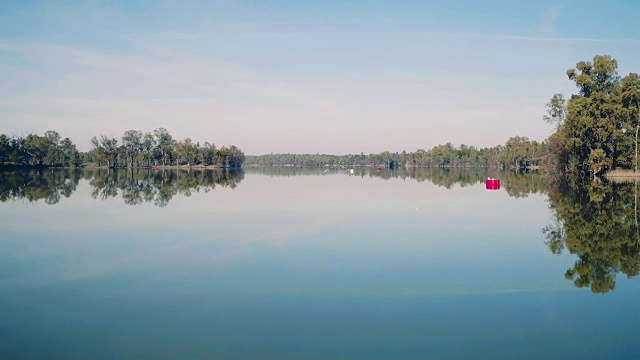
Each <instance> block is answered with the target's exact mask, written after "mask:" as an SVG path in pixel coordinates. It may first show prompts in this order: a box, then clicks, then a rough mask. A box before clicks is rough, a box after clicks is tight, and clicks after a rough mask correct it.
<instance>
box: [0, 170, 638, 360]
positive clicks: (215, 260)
mask: <svg viewBox="0 0 640 360" xmlns="http://www.w3.org/2000/svg"><path fill="white" fill-rule="evenodd" d="M167 174H168V173H167ZM167 174H165V175H161V174H155V173H153V172H149V173H145V174H135V175H134V174H127V173H125V174H120V175H117V176H116V175H110V174H108V173H107V174H106V175H105V174H102V175H100V176H98V175H96V174H91V173H87V172H84V173H83V174H82V175H73V174H72V175H69V174H66V175H60V174H58V175H49V176H50V178H49V179H48V180H40V181H41V182H42V183H43V184H45V185H42V186H40V187H38V188H35V189H30V188H29V186H30V185H28V184H33V183H34V179H39V178H40V177H42V175H37V176H36V175H30V177H27V180H29V182H26V184H22V187H19V186H13V185H11V186H9V185H6V186H5V192H4V202H2V203H0V231H1V234H2V235H1V238H0V355H1V356H0V357H1V358H9V359H10V358H17V359H22V358H25V359H31V358H32V359H40V358H47V359H74V358H82V359H85V358H91V359H116V358H117V359H140V358H149V359H165V358H167V359H170V358H189V359H195V358H202V359H211V358H221V359H226V358H230V359H245V358H247V359H269V358H273V359H327V358H328V359H343V358H344V359H353V358H362V359H410V358H445V359H446V358H452V359H468V358H519V359H521V358H532V359H533V358H536V359H539V358H562V359H568V358H580V359H585V358H637V357H638V356H640V345H639V344H638V343H637V341H636V340H637V334H638V333H639V332H638V330H640V325H638V321H637V319H638V316H639V315H640V302H638V301H637V299H639V298H640V283H638V281H637V279H636V278H635V277H632V278H628V277H627V276H626V275H625V274H624V273H622V272H615V271H614V272H613V277H614V278H615V288H613V289H609V290H608V291H606V292H605V293H603V294H601V293H596V292H594V291H592V289H591V288H590V287H589V286H586V287H577V286H576V285H575V284H574V282H573V281H571V280H567V279H566V278H565V272H566V271H567V269H570V268H573V267H574V265H575V264H576V261H578V260H579V258H578V256H579V255H580V254H581V253H580V254H578V253H577V252H576V251H572V250H569V249H565V250H564V251H563V252H562V254H560V255H556V254H553V253H552V252H551V251H550V248H549V246H548V245H547V244H545V242H546V241H547V238H546V237H545V234H544V233H543V231H542V229H543V228H544V227H545V226H548V225H549V224H553V223H555V222H556V217H557V216H556V215H555V214H556V213H555V212H554V209H550V206H551V205H552V204H555V203H552V202H551V201H550V200H549V195H548V192H549V191H548V190H546V188H545V187H544V186H542V185H536V184H538V182H539V183H542V184H544V181H543V180H539V179H540V176H539V175H536V176H535V177H534V175H530V174H525V175H514V174H508V175H503V178H505V180H506V183H505V182H503V188H502V189H501V190H499V191H487V190H485V188H484V184H483V183H481V182H477V181H478V180H477V179H482V178H483V177H484V174H480V175H474V176H475V177H474V176H471V177H469V176H468V175H465V176H460V174H457V175H456V174H453V173H448V174H445V175H444V176H441V175H438V174H435V173H434V172H433V171H432V172H431V173H428V174H426V175H425V176H424V177H421V176H415V174H412V175H411V176H409V175H408V174H403V175H402V176H397V177H396V176H395V175H394V176H389V177H388V178H386V179H385V178H384V177H383V176H381V175H380V176H378V174H376V173H375V172H374V173H372V174H369V173H368V172H367V171H366V170H365V171H364V172H363V174H361V175H360V176H357V175H356V176H350V175H349V174H348V172H346V171H335V170H332V171H322V170H318V171H309V172H293V171H291V172H289V173H281V172H268V171H258V170H253V171H247V172H245V173H242V174H241V175H233V174H231V175H223V176H218V175H215V176H214V177H213V178H211V176H209V180H206V179H207V177H206V176H205V177H203V176H202V175H201V174H200V173H196V175H194V173H188V172H182V173H180V174H176V173H172V174H170V175H167ZM198 174H200V175H198ZM434 174H435V175H434ZM45 175H46V174H45ZM392 175H393V174H392ZM396 175H397V174H396ZM498 176H499V174H498ZM52 178H55V179H54V180H51V179H52ZM485 178H486V177H485ZM127 179H129V180H127ZM203 179H204V180H203ZM442 179H449V180H450V181H443V180H442ZM4 182H5V184H8V183H9V180H8V178H7V177H6V176H5V178H4ZM14 182H15V180H14ZM18 182H19V181H18ZM23 183H24V181H23ZM508 183H511V185H510V187H507V184H508ZM105 184H107V185H105ZM109 184H111V185H109ZM522 184H524V185H522ZM6 189H10V190H11V191H9V190H6ZM25 189H27V190H30V191H31V192H27V191H25ZM43 189H46V191H45V190H43ZM69 189H71V191H69ZM162 189H163V190H162ZM114 190H115V191H114ZM161 190H162V191H164V193H162V191H161ZM145 191H146V194H147V195H146V197H145V196H143V195H141V193H144V192H145ZM105 193H107V194H108V195H104V194H105ZM34 194H39V195H34ZM55 194H58V195H55ZM60 194H62V195H60ZM162 194H165V195H162ZM166 194H170V196H168V199H169V200H168V201H166V199H167V196H166ZM161 196H164V198H163V199H164V200H162V201H158V198H159V197H161ZM131 199H134V200H135V199H141V200H139V201H137V200H136V201H133V200H131ZM132 204H133V205H132ZM620 206H622V205H620ZM569 222H570V220H567V224H569ZM568 226H569V225H567V229H568V230H569V231H570V228H569V227H568ZM569 235H570V234H569ZM574 250H575V249H574ZM592 257H593V254H592ZM583 262H584V261H583ZM612 263H615V261H614V260H612ZM594 271H595V270H594ZM596 272H597V271H596ZM593 276H596V275H593Z"/></svg>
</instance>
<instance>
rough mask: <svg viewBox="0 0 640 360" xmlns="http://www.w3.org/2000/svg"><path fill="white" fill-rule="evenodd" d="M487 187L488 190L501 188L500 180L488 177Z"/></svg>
mask: <svg viewBox="0 0 640 360" xmlns="http://www.w3.org/2000/svg"><path fill="white" fill-rule="evenodd" d="M485 187H486V188H487V190H500V180H498V179H493V178H488V179H487V181H486V183H485Z"/></svg>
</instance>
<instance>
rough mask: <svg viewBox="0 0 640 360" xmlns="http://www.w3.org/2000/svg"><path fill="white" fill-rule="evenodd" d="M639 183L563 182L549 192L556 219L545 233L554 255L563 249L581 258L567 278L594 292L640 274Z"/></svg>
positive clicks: (569, 271)
mask: <svg viewBox="0 0 640 360" xmlns="http://www.w3.org/2000/svg"><path fill="white" fill-rule="evenodd" d="M637 186H638V185H636V184H631V183H622V184H621V183H607V182H591V183H586V184H580V183H578V182H563V183H561V184H557V185H554V186H553V187H551V188H550V190H549V202H550V207H551V209H552V210H553V212H554V215H555V220H554V222H553V223H552V224H549V225H547V226H546V227H545V228H544V229H543V233H544V234H545V236H546V245H547V246H548V247H549V250H550V251H551V252H552V253H554V254H560V253H562V251H563V250H564V249H566V250H568V251H569V252H570V253H572V254H576V255H577V256H578V259H577V260H576V262H575V264H574V266H573V267H572V268H570V269H568V270H567V271H566V273H565V277H566V278H567V279H568V280H571V281H573V283H574V284H575V285H576V286H577V287H581V288H582V287H590V288H591V291H593V292H594V293H606V292H608V291H611V290H613V289H614V288H615V281H616V274H618V273H622V274H625V275H626V276H627V277H629V278H631V277H634V276H636V275H638V272H640V232H639V228H638V211H637V205H638V204H637V200H638V198H637V196H638V193H637V192H638V188H637Z"/></svg>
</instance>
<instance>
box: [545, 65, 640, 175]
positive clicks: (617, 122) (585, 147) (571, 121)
mask: <svg viewBox="0 0 640 360" xmlns="http://www.w3.org/2000/svg"><path fill="white" fill-rule="evenodd" d="M567 77H568V78H569V80H571V81H573V82H574V83H575V85H576V87H577V89H578V93H577V94H573V95H571V97H570V98H569V99H568V100H566V99H565V97H564V96H563V95H562V94H555V95H554V96H553V97H552V98H551V100H550V101H549V103H548V104H547V109H548V111H547V115H546V116H545V120H546V121H548V122H550V123H552V124H555V125H556V132H555V133H554V134H552V135H551V136H550V137H549V140H548V142H549V149H550V153H551V155H552V156H551V159H552V160H553V161H552V163H553V165H554V166H555V167H557V168H558V169H559V170H561V171H562V172H563V173H578V174H580V175H590V176H595V175H598V174H602V173H604V172H606V171H607V170H610V169H617V168H621V169H636V170H637V168H638V130H639V129H640V76H639V75H638V74H636V73H630V74H628V75H627V76H625V77H623V78H621V77H620V76H619V75H618V62H617V60H615V59H613V58H612V57H611V56H608V55H597V56H595V57H594V58H593V62H590V61H580V62H579V63H577V64H576V67H575V68H573V69H569V70H567Z"/></svg>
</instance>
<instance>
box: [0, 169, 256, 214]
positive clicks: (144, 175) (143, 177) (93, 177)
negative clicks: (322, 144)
mask: <svg viewBox="0 0 640 360" xmlns="http://www.w3.org/2000/svg"><path fill="white" fill-rule="evenodd" d="M80 179H84V180H86V181H87V182H88V184H89V185H90V186H91V187H92V192H91V196H92V197H93V198H94V199H101V200H106V199H109V198H116V197H118V196H120V197H122V199H123V200H124V202H125V203H126V204H129V205H138V204H142V203H151V204H153V205H156V206H161V207H162V206H166V205H167V204H168V203H169V202H170V201H171V199H172V198H173V197H174V196H176V195H182V196H191V194H192V193H193V192H201V191H202V192H209V191H211V190H213V189H215V188H216V187H217V186H221V187H229V188H231V189H233V188H235V187H236V186H238V184H239V183H240V182H241V181H242V179H244V173H243V172H242V170H228V169H227V170H205V171H187V170H161V171H154V170H150V169H138V170H133V171H132V170H119V171H118V170H116V171H114V170H108V169H98V170H79V169H78V170H42V171H21V172H0V201H2V202H5V201H8V200H24V201H28V202H34V201H39V200H44V202H45V203H47V204H50V205H54V204H57V203H58V202H59V201H60V200H61V199H62V198H63V197H67V198H68V197H70V196H71V194H72V193H73V192H74V191H75V190H76V188H77V187H78V183H79V182H80Z"/></svg>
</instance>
